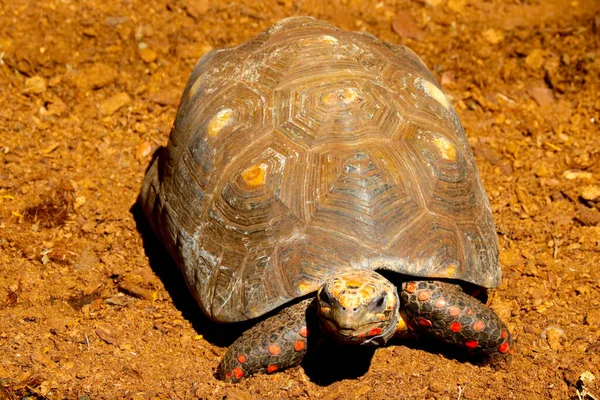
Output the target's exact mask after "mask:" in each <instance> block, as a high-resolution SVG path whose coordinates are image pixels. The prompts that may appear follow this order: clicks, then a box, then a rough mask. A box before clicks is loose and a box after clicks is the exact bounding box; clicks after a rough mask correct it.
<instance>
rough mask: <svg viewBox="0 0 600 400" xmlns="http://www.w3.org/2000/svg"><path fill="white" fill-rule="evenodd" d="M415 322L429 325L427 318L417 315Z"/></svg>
mask: <svg viewBox="0 0 600 400" xmlns="http://www.w3.org/2000/svg"><path fill="white" fill-rule="evenodd" d="M417 322H418V323H419V325H421V326H431V321H430V320H428V319H427V318H423V317H417Z"/></svg>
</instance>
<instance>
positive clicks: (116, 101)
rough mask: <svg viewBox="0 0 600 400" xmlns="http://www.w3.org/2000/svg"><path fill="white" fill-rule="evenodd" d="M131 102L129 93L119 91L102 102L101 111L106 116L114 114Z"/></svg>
mask: <svg viewBox="0 0 600 400" xmlns="http://www.w3.org/2000/svg"><path fill="white" fill-rule="evenodd" d="M129 103H131V97H129V95H128V94H127V93H125V92H121V93H117V94H115V95H114V96H111V97H109V98H108V99H106V100H104V101H103V102H102V103H101V104H100V113H101V114H102V115H104V116H108V115H112V114H114V113H115V112H117V111H118V110H119V108H121V107H123V106H126V105H127V104H129Z"/></svg>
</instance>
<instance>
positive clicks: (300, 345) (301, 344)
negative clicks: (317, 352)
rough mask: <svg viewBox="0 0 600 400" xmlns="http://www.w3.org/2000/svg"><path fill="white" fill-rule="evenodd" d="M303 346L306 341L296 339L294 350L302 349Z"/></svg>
mask: <svg viewBox="0 0 600 400" xmlns="http://www.w3.org/2000/svg"><path fill="white" fill-rule="evenodd" d="M305 347H306V343H304V341H302V340H297V341H296V343H294V350H296V351H302V350H304V348H305Z"/></svg>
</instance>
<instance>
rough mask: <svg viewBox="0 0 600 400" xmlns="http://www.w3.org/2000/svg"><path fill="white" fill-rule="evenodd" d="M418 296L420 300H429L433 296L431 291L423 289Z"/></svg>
mask: <svg viewBox="0 0 600 400" xmlns="http://www.w3.org/2000/svg"><path fill="white" fill-rule="evenodd" d="M417 298H418V299H419V300H420V301H427V300H429V299H430V298H431V293H430V292H429V290H421V291H420V292H419V294H418V295H417Z"/></svg>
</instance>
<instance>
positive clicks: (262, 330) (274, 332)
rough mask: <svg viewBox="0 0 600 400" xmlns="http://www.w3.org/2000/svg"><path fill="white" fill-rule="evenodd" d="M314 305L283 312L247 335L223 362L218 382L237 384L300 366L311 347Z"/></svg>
mask: <svg viewBox="0 0 600 400" xmlns="http://www.w3.org/2000/svg"><path fill="white" fill-rule="evenodd" d="M312 301H313V299H307V300H304V301H301V302H300V303H297V304H294V305H292V306H290V307H287V308H284V309H283V310H281V311H280V312H279V313H277V314H275V315H273V316H272V317H270V318H267V319H266V320H264V321H262V322H260V323H258V324H256V325H255V326H253V327H252V328H250V329H248V330H247V331H246V332H244V333H243V334H242V336H240V337H239V338H238V339H237V340H236V341H235V342H233V344H232V345H231V346H230V347H229V349H228V350H227V353H226V354H225V357H223V359H222V360H221V363H220V364H219V367H218V368H217V376H218V377H219V379H221V380H224V381H228V382H238V381H240V380H242V379H245V378H247V377H249V376H250V375H252V374H255V373H257V372H268V373H272V372H275V371H280V370H282V369H285V368H288V367H291V366H294V365H296V364H298V363H300V362H301V361H302V359H303V358H304V355H305V354H306V349H307V347H308V346H307V345H308V342H307V337H308V328H307V325H308V324H307V318H311V317H310V316H312V315H313V314H314V310H312V307H311V308H309V305H310V304H311V302H312ZM311 326H312V325H311Z"/></svg>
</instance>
